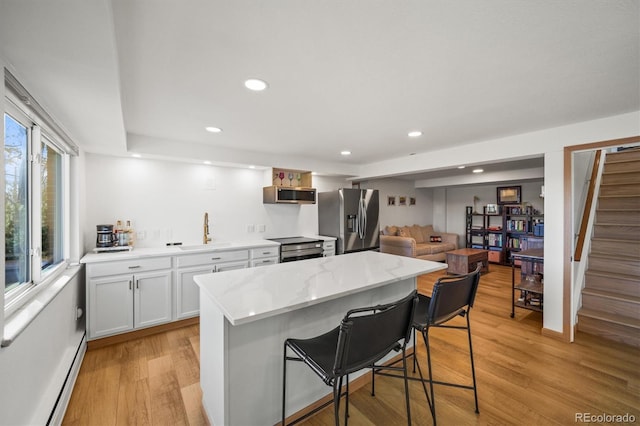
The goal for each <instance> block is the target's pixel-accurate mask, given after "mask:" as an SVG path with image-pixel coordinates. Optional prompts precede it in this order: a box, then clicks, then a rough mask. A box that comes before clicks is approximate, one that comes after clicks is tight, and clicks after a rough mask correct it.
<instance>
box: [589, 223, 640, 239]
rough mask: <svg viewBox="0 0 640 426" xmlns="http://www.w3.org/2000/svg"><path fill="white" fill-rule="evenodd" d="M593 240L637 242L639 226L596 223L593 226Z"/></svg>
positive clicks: (639, 234)
mask: <svg viewBox="0 0 640 426" xmlns="http://www.w3.org/2000/svg"><path fill="white" fill-rule="evenodd" d="M593 238H604V239H614V240H632V241H639V240H640V225H634V224H624V225H618V224H609V223H596V224H595V225H594V226H593Z"/></svg>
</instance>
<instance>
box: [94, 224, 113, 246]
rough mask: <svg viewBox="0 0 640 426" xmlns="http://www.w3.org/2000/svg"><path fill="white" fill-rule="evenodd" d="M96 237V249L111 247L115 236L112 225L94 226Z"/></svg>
mask: <svg viewBox="0 0 640 426" xmlns="http://www.w3.org/2000/svg"><path fill="white" fill-rule="evenodd" d="M96 229H97V232H98V236H97V238H96V247H98V248H103V247H113V245H114V244H115V243H116V236H115V234H114V233H113V225H96Z"/></svg>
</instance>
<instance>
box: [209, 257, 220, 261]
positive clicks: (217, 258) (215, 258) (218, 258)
mask: <svg viewBox="0 0 640 426" xmlns="http://www.w3.org/2000/svg"><path fill="white" fill-rule="evenodd" d="M220 259H222V258H221V257H212V258H211V260H220Z"/></svg>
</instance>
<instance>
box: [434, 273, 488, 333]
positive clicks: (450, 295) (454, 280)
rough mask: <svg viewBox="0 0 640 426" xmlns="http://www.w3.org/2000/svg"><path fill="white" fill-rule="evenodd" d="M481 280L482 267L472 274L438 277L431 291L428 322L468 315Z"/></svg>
mask: <svg viewBox="0 0 640 426" xmlns="http://www.w3.org/2000/svg"><path fill="white" fill-rule="evenodd" d="M479 282H480V268H478V269H476V270H475V271H474V272H472V273H470V274H466V275H457V276H446V277H442V278H440V279H438V281H436V283H435V284H434V286H433V291H432V293H431V303H430V304H429V311H428V314H427V324H428V325H438V324H442V323H444V322H447V321H449V320H450V319H451V318H453V317H455V316H458V315H466V313H467V310H468V309H470V308H471V307H472V306H473V303H474V301H475V297H476V292H477V290H478V284H479Z"/></svg>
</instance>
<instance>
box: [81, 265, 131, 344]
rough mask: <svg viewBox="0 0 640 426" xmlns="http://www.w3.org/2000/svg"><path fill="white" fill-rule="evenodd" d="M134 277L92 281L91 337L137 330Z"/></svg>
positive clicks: (90, 289) (121, 276) (90, 303)
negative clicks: (133, 289)
mask: <svg viewBox="0 0 640 426" xmlns="http://www.w3.org/2000/svg"><path fill="white" fill-rule="evenodd" d="M132 280H133V277H132V276H131V275H118V276H115V277H104V278H96V279H89V288H88V294H87V298H88V299H89V300H88V304H87V306H88V307H89V309H88V311H87V315H88V318H89V324H88V330H87V331H88V333H89V338H90V339H91V338H95V337H101V336H108V335H110V334H116V333H122V332H125V331H129V330H133V291H132V288H133V281H132Z"/></svg>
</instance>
